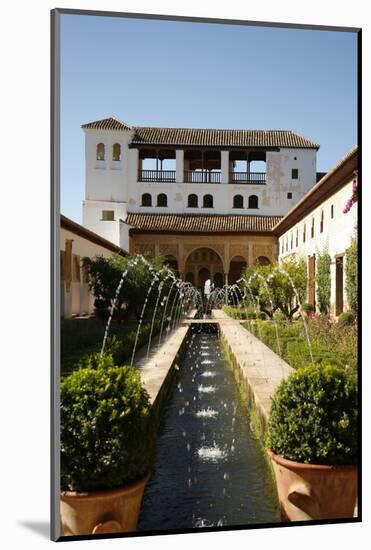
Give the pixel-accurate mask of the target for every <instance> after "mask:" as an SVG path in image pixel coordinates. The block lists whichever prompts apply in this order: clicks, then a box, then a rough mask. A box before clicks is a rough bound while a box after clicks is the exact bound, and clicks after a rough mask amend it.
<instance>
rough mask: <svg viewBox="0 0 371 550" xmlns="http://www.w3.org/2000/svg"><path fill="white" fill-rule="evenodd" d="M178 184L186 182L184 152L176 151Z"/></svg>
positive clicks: (176, 178) (181, 150)
mask: <svg viewBox="0 0 371 550" xmlns="http://www.w3.org/2000/svg"><path fill="white" fill-rule="evenodd" d="M175 180H176V183H183V181H184V150H183V149H177V150H176V177H175Z"/></svg>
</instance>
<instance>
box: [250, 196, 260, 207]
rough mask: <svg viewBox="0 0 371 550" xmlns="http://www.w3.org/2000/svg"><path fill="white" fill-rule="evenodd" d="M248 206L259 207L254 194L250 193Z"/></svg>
mask: <svg viewBox="0 0 371 550" xmlns="http://www.w3.org/2000/svg"><path fill="white" fill-rule="evenodd" d="M249 208H259V207H258V197H257V196H256V195H250V197H249Z"/></svg>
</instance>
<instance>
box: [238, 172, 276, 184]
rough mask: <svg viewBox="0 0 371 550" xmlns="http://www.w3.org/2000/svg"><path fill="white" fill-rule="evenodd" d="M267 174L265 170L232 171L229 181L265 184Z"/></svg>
mask: <svg viewBox="0 0 371 550" xmlns="http://www.w3.org/2000/svg"><path fill="white" fill-rule="evenodd" d="M266 181H267V174H266V173H265V172H230V174H229V183H250V184H254V185H265V184H266Z"/></svg>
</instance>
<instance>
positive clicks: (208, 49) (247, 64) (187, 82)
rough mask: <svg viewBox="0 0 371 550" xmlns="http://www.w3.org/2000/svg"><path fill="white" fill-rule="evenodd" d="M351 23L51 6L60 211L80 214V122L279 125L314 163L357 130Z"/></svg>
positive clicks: (342, 149) (330, 161) (338, 150)
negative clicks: (62, 10) (55, 20)
mask: <svg viewBox="0 0 371 550" xmlns="http://www.w3.org/2000/svg"><path fill="white" fill-rule="evenodd" d="M356 47H357V39H356V34H355V33H346V32H329V31H314V30H302V29H300V30H299V29H276V28H267V27H250V26H243V25H241V26H236V25H219V24H217V25H216V24H207V23H192V22H174V21H156V20H140V19H124V18H111V17H95V16H94V17H93V16H81V15H62V26H61V129H62V135H61V212H62V213H63V214H65V215H66V216H68V217H70V218H72V219H73V220H75V221H77V222H79V223H81V220H82V200H83V198H84V183H85V179H84V178H85V169H84V134H83V131H82V130H81V128H80V126H81V124H83V123H85V122H89V121H92V120H97V119H100V118H105V117H107V116H111V115H116V116H118V117H119V118H121V119H122V120H124V121H125V122H128V123H129V124H132V125H134V126H135V125H137V126H175V127H195V128H251V129H266V130H269V129H287V130H293V131H295V132H298V133H299V134H302V135H304V136H305V137H308V138H310V139H312V140H314V141H316V142H317V143H319V144H320V146H321V147H320V150H319V152H318V155H317V170H318V171H326V170H328V169H329V168H331V167H332V166H333V165H334V164H335V163H336V162H337V161H338V160H339V159H340V157H341V156H343V155H344V154H345V153H346V152H347V151H348V150H349V149H350V148H351V147H352V146H353V145H354V144H355V143H356V141H357V82H356V67H357V51H356Z"/></svg>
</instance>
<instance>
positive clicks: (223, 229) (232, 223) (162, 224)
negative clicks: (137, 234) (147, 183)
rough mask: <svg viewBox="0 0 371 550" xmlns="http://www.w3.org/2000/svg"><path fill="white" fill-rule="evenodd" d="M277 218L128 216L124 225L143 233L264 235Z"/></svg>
mask: <svg viewBox="0 0 371 550" xmlns="http://www.w3.org/2000/svg"><path fill="white" fill-rule="evenodd" d="M280 219H281V216H249V215H231V214H228V215H214V214H137V213H131V214H128V215H127V217H126V219H125V220H123V221H124V223H126V224H127V225H130V226H132V227H134V228H136V229H141V230H143V231H154V232H156V231H169V232H174V231H175V232H182V233H183V232H184V233H198V232H207V233H210V232H213V233H218V232H220V233H236V232H250V231H252V232H268V231H271V230H272V228H273V226H274V225H275V224H276V223H278V222H279V220H280Z"/></svg>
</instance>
